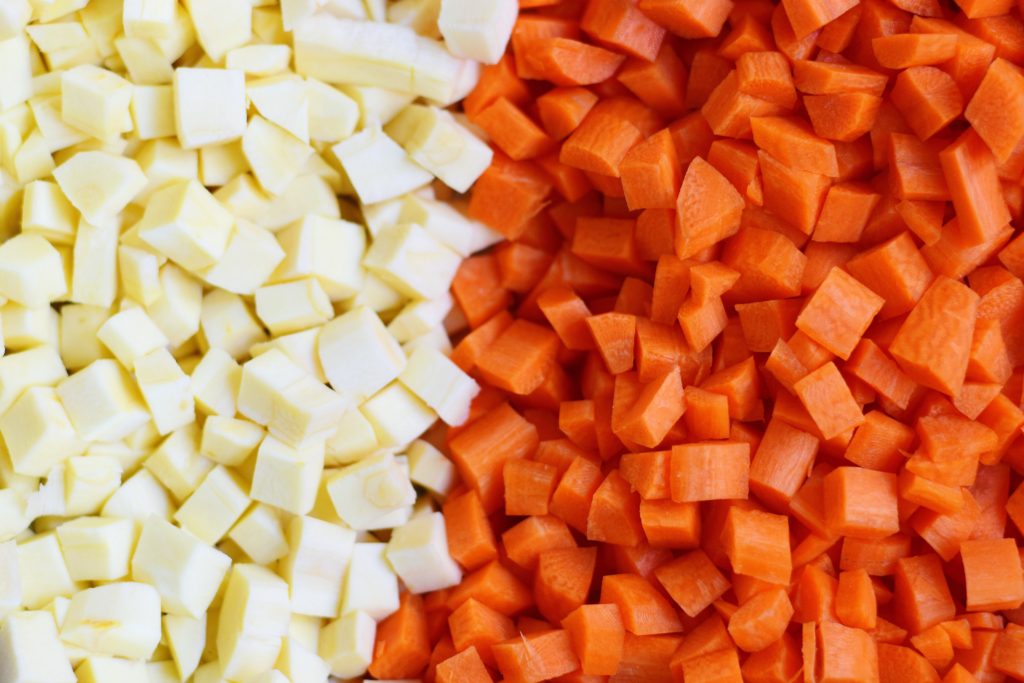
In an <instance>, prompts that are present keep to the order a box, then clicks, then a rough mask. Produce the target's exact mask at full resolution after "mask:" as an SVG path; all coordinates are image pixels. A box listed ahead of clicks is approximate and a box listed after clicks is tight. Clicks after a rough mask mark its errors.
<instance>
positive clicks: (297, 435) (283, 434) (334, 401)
mask: <svg viewBox="0 0 1024 683" xmlns="http://www.w3.org/2000/svg"><path fill="white" fill-rule="evenodd" d="M344 412H345V400H344V399H343V398H342V397H341V395H340V394H338V393H337V392H335V391H333V390H331V389H330V388H329V387H326V386H324V385H323V384H321V383H320V382H318V381H317V380H315V379H314V378H312V377H310V376H309V375H305V376H303V377H301V378H299V379H298V380H297V381H295V382H293V383H291V384H289V385H288V386H287V387H285V388H284V389H281V390H280V391H278V392H276V393H275V394H274V401H273V415H272V417H271V418H270V423H269V424H268V425H267V428H268V429H269V430H270V433H271V434H272V435H273V436H274V437H276V438H278V439H280V440H281V441H283V442H284V443H286V444H288V445H289V446H293V447H296V448H298V447H301V446H302V445H303V444H306V443H308V442H309V441H310V440H318V441H321V442H322V441H324V440H325V439H326V438H327V437H328V436H330V435H331V434H332V433H333V430H334V429H335V428H336V427H337V425H338V422H339V421H340V420H341V417H342V415H343V414H344Z"/></svg>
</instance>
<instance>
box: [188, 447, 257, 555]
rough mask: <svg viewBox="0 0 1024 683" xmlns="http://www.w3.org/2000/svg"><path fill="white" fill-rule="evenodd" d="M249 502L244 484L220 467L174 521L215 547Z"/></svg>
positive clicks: (204, 481)
mask: <svg viewBox="0 0 1024 683" xmlns="http://www.w3.org/2000/svg"><path fill="white" fill-rule="evenodd" d="M250 502H251V501H250V500H249V496H247V495H246V493H245V483H244V482H243V481H241V479H239V477H238V476H237V475H235V474H233V473H232V472H230V471H229V470H227V469H225V468H224V467H223V466H219V465H218V466H217V467H215V468H213V469H212V470H211V471H210V473H209V474H207V475H206V479H204V480H203V483H202V484H200V485H199V488H197V489H196V490H195V491H194V492H193V493H192V495H191V496H189V498H188V500H186V501H185V502H184V503H183V504H182V506H181V507H180V508H179V509H178V511H177V512H176V513H174V520H175V521H176V522H178V524H180V525H181V528H182V529H184V530H185V531H189V532H191V533H192V534H193V535H194V536H195V537H196V538H198V539H199V540H200V541H202V542H203V543H206V544H207V545H216V544H217V543H218V542H219V541H220V539H221V538H223V537H224V535H225V534H226V533H227V532H228V531H229V530H230V529H231V527H232V526H233V525H234V524H235V522H237V521H238V519H239V518H240V517H241V516H242V513H244V512H245V510H246V508H248V507H249V503H250Z"/></svg>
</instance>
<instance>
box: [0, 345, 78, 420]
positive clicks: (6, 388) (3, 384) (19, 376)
mask: <svg viewBox="0 0 1024 683" xmlns="http://www.w3.org/2000/svg"><path fill="white" fill-rule="evenodd" d="M67 376H68V373H67V370H65V369H64V364H63V362H62V361H61V359H60V356H59V355H58V354H57V352H56V350H54V348H53V347H51V346H38V347H36V348H34V349H29V350H27V351H21V352H19V353H13V354H8V355H6V356H3V357H2V358H0V415H2V414H3V413H6V412H7V410H8V409H9V408H10V407H11V405H12V404H13V403H14V401H15V400H16V399H17V398H18V397H19V396H20V395H21V393H22V392H23V391H25V390H26V389H28V388H30V387H41V386H47V387H52V386H55V385H56V384H57V383H58V382H60V381H61V380H64V379H65V378H66V377H67ZM57 393H58V394H59V393H60V392H57ZM66 408H67V406H65V409H66ZM72 423H74V419H72Z"/></svg>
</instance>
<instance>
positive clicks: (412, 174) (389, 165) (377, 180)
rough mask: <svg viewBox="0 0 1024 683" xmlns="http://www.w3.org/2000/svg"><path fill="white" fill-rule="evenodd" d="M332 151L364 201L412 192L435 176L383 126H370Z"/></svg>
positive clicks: (368, 202) (376, 200)
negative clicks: (386, 131) (382, 127)
mask: <svg viewBox="0 0 1024 683" xmlns="http://www.w3.org/2000/svg"><path fill="white" fill-rule="evenodd" d="M332 151H333V152H334V155H335V157H337V159H338V162H339V163H340V164H341V167H342V168H343V169H345V174H346V175H347V176H348V179H349V181H350V182H351V183H352V187H354V188H355V191H356V194H358V195H359V201H361V202H363V203H364V204H373V203H375V202H381V201H384V200H386V199H392V198H394V197H398V196H400V195H403V194H405V193H407V192H412V191H413V190H415V189H416V188H418V187H421V186H423V185H426V184H427V183H429V182H430V181H431V180H432V179H433V176H432V175H431V174H430V172H429V171H427V170H426V169H425V168H423V167H422V166H420V165H419V164H417V163H415V162H414V161H411V160H410V159H409V157H408V156H407V155H406V153H405V150H403V149H402V148H401V147H399V146H398V143H397V142H395V141H394V140H392V139H391V138H390V137H388V136H387V134H386V133H384V131H383V130H381V129H380V128H366V129H364V130H362V131H360V132H359V133H356V134H355V135H353V136H352V137H350V138H348V139H347V140H344V141H342V142H339V143H338V144H337V145H335V146H334V147H333V148H332Z"/></svg>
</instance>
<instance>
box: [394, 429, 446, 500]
mask: <svg viewBox="0 0 1024 683" xmlns="http://www.w3.org/2000/svg"><path fill="white" fill-rule="evenodd" d="M406 455H407V457H408V458H409V479H411V480H412V482H413V483H414V484H419V485H420V486H422V487H424V488H426V489H428V490H430V491H433V492H434V493H436V494H438V495H441V496H444V495H447V494H448V492H449V491H450V490H451V488H452V486H453V485H454V484H455V480H456V476H455V465H454V464H452V461H451V460H449V459H448V458H446V457H445V456H444V454H443V453H441V451H439V450H437V449H436V448H435V447H434V446H432V445H430V443H428V442H426V441H423V440H422V439H417V440H416V441H413V442H412V444H410V445H409V449H408V451H407V452H406Z"/></svg>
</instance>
